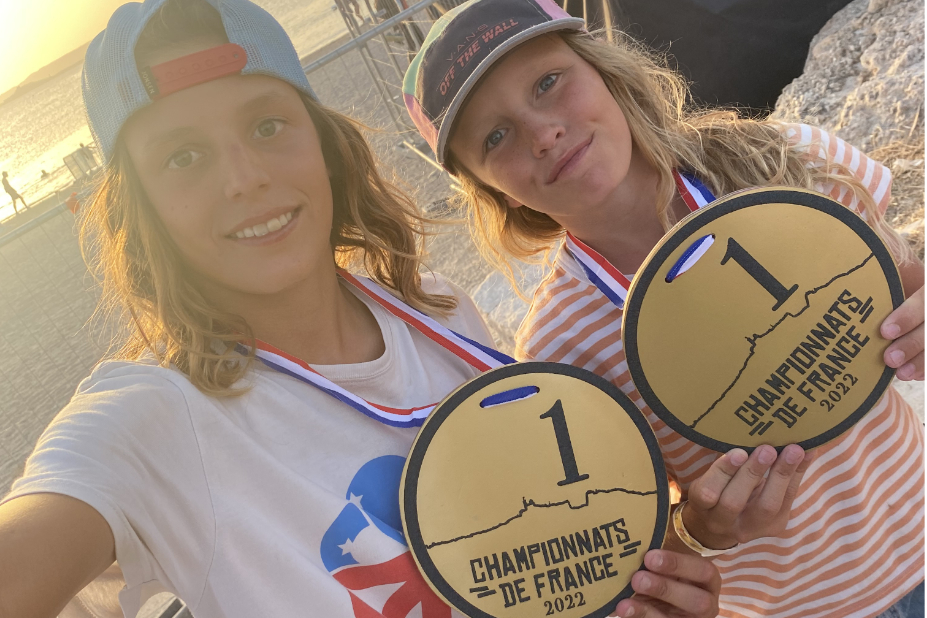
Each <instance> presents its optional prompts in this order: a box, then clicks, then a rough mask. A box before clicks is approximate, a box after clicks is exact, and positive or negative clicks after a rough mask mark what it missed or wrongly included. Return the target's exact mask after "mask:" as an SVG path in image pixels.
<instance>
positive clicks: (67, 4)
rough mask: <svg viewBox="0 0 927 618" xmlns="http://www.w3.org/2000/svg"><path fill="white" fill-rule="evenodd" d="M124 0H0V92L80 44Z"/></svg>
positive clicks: (102, 23)
mask: <svg viewBox="0 0 927 618" xmlns="http://www.w3.org/2000/svg"><path fill="white" fill-rule="evenodd" d="M125 2H126V0H0V24H3V35H2V36H0V58H2V63H0V93H2V92H6V91H7V90H9V89H10V88H13V87H14V86H16V85H17V84H19V83H20V82H21V81H23V80H24V79H26V77H28V76H29V74H30V73H32V72H34V71H36V70H38V69H40V68H42V67H43V66H45V65H46V64H48V63H50V62H52V61H54V60H57V59H58V58H60V57H61V56H63V55H65V54H66V53H68V52H69V51H71V50H73V49H75V48H77V47H80V46H81V45H83V44H84V43H86V42H87V41H89V40H90V39H92V38H93V37H94V36H96V34H97V33H98V32H100V31H101V30H102V29H103V28H104V27H106V22H107V20H108V19H109V16H110V15H111V14H112V12H113V10H115V8H116V7H117V6H119V5H121V4H125Z"/></svg>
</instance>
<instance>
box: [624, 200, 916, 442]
mask: <svg viewBox="0 0 927 618" xmlns="http://www.w3.org/2000/svg"><path fill="white" fill-rule="evenodd" d="M903 299H904V297H903V293H902V288H901V280H900V277H899V275H898V271H897V269H896V267H895V264H894V262H893V261H892V258H891V255H890V254H889V252H888V250H887V249H886V248H885V245H884V244H883V243H882V241H881V240H880V239H879V237H878V236H877V235H876V234H875V232H873V230H872V229H871V228H870V227H869V226H868V225H867V224H866V223H865V221H863V220H862V219H861V218H860V217H859V216H857V215H856V214H855V213H853V212H851V211H850V210H849V209H847V208H846V207H844V206H843V205H841V204H839V203H837V202H835V201H833V200H831V199H829V198H827V197H825V196H823V195H820V194H817V193H813V192H810V191H801V190H794V189H779V188H773V189H756V190H750V191H743V192H739V193H736V194H732V195H730V196H728V197H726V198H722V199H720V200H718V201H717V202H715V203H713V204H712V205H710V206H708V207H706V208H704V209H702V210H700V211H698V212H696V213H693V214H692V215H690V216H689V217H687V218H686V219H684V220H683V221H681V222H680V223H679V224H678V225H677V226H676V228H675V229H674V230H672V231H671V232H670V234H668V235H667V236H666V237H664V239H663V240H662V241H661V242H660V243H659V244H658V245H657V246H656V247H655V248H654V250H653V252H652V253H651V254H650V256H649V257H648V259H647V261H646V262H645V264H644V266H643V268H642V269H641V272H640V273H638V274H637V276H635V278H634V282H633V284H632V286H631V289H630V291H629V294H628V300H627V303H626V305H625V313H624V324H623V332H622V339H623V342H624V346H625V353H626V355H627V360H628V367H629V370H630V372H631V376H632V378H633V380H634V383H635V385H636V386H637V388H638V390H639V391H640V393H641V396H642V397H643V398H644V400H645V401H646V402H647V404H648V405H649V406H650V408H651V409H652V410H653V411H654V412H655V413H656V414H657V415H658V416H659V417H660V418H661V419H663V420H664V421H665V422H666V423H667V424H668V425H669V426H670V427H672V428H673V429H675V430H676V431H677V432H679V433H680V434H681V435H683V436H685V437H686V438H689V439H690V440H692V441H694V442H696V443H698V444H701V445H703V446H706V447H708V448H711V449H715V450H718V451H726V450H728V449H730V448H733V447H735V446H739V447H744V448H747V449H751V448H753V447H756V446H759V445H761V444H771V445H773V446H777V447H781V446H785V445H787V444H792V443H797V444H799V445H801V446H802V447H804V448H812V447H815V446H818V445H820V444H823V443H824V442H826V441H828V440H831V439H833V438H835V437H837V436H838V435H840V434H841V433H842V432H844V431H846V430H847V429H848V428H850V427H851V426H852V425H853V424H854V423H855V422H857V421H858V420H859V419H860V418H861V417H862V416H863V415H864V414H865V413H866V412H867V411H868V410H869V409H871V408H872V406H873V405H875V403H876V402H877V401H878V400H879V398H880V397H881V396H882V394H883V393H884V392H885V389H886V388H887V387H888V385H889V383H890V381H891V379H892V376H893V375H894V371H893V370H892V369H890V368H888V367H886V365H885V363H884V361H883V359H882V354H883V352H884V350H885V348H886V347H887V345H888V342H887V341H885V340H884V339H882V337H881V336H880V335H879V327H880V325H881V323H882V321H883V320H884V319H885V318H886V317H887V316H888V315H889V313H891V312H892V311H893V310H894V309H895V308H896V307H898V305H900V304H901V302H902V300H903Z"/></svg>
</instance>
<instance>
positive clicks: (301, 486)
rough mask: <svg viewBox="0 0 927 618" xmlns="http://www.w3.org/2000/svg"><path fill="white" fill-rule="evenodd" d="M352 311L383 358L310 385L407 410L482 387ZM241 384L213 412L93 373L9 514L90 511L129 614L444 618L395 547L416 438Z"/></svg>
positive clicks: (135, 369)
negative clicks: (164, 606)
mask: <svg viewBox="0 0 927 618" xmlns="http://www.w3.org/2000/svg"><path fill="white" fill-rule="evenodd" d="M424 278H425V279H426V280H427V279H430V277H428V276H426V277H424ZM429 283H430V284H429ZM425 287H426V289H427V290H428V291H430V292H435V293H443V294H453V295H454V296H456V297H457V298H458V301H459V307H458V309H457V310H456V312H455V314H454V315H453V316H452V317H450V318H449V319H447V320H441V322H442V323H444V324H445V325H446V326H448V327H449V328H451V329H453V330H455V331H457V332H458V333H460V334H462V335H464V336H466V337H469V338H471V339H474V340H477V341H480V342H481V343H486V344H489V345H492V339H491V337H490V335H489V333H488V331H487V330H486V327H485V325H484V324H483V321H482V319H481V317H480V315H479V313H478V312H477V310H476V307H475V306H474V305H473V302H472V301H471V300H470V299H469V298H468V297H467V296H466V295H465V294H464V293H463V292H462V291H461V290H459V289H458V288H456V287H454V286H451V285H450V284H449V283H448V282H446V281H445V280H444V279H443V278H437V279H436V280H434V281H430V282H428V281H426V283H425ZM358 297H359V298H360V299H361V300H362V301H364V302H365V304H366V305H367V306H368V307H369V309H370V311H371V312H372V313H373V315H374V316H375V317H376V320H377V323H378V324H379V326H380V330H381V332H382V334H383V340H384V342H385V344H386V352H385V353H384V354H383V356H382V357H380V358H378V359H376V360H374V361H371V362H366V363H358V364H350V365H328V366H314V368H315V369H316V370H318V371H319V372H320V373H321V374H322V375H324V376H326V377H327V378H329V379H330V380H332V381H333V382H335V383H336V384H338V385H340V386H342V387H343V388H346V389H348V390H350V391H352V392H354V393H356V394H357V395H359V396H361V397H364V398H366V399H369V400H370V401H374V402H376V403H380V404H384V405H388V406H392V407H402V408H409V407H413V406H420V405H426V404H430V403H435V402H438V401H441V400H442V399H443V398H444V397H445V396H446V395H447V394H449V393H450V392H451V391H452V390H453V389H455V388H456V387H457V386H459V385H460V384H461V383H463V382H464V381H466V380H469V379H470V378H472V377H474V376H475V375H477V373H478V371H476V370H475V369H473V368H472V367H470V366H469V365H468V364H466V363H465V362H464V361H462V360H460V359H459V358H457V357H456V356H454V355H453V354H451V353H450V352H447V351H446V350H444V349H443V348H441V347H440V346H439V345H437V344H435V343H434V342H432V341H431V340H429V339H427V338H426V337H425V336H424V335H422V334H421V333H419V332H418V331H415V330H414V329H411V328H409V327H408V326H407V325H406V324H405V323H403V322H401V321H400V320H399V319H398V318H395V317H394V316H392V315H391V314H389V313H388V312H387V311H385V310H384V309H383V308H381V307H380V306H379V305H376V304H375V303H373V302H372V301H370V300H369V299H367V298H366V296H365V295H363V294H358ZM245 381H246V382H247V383H248V384H250V386H251V390H250V391H249V392H248V393H246V394H244V395H242V396H239V397H226V398H216V397H210V396H207V395H204V394H203V393H201V392H200V391H199V390H197V389H196V388H195V387H194V386H193V385H192V384H191V383H190V382H189V380H187V378H186V377H185V376H184V375H183V374H181V373H180V372H178V371H175V370H171V369H165V368H161V367H157V366H152V365H146V364H142V363H137V362H105V363H101V364H100V365H99V366H98V367H97V368H96V369H95V370H94V371H93V373H92V374H91V376H90V377H89V378H87V379H86V380H84V381H83V382H82V383H81V384H80V386H79V387H78V390H77V393H76V395H75V396H74V398H73V399H72V400H71V402H70V403H69V404H68V405H67V407H65V408H64V410H62V411H61V413H60V414H59V415H58V416H57V417H56V418H55V420H54V421H53V422H52V423H51V425H49V427H48V428H47V429H46V430H45V433H44V434H43V435H42V437H41V438H40V440H39V442H38V445H37V446H36V449H35V451H34V452H33V454H32V455H31V456H30V458H29V460H28V462H27V464H26V469H25V473H24V476H23V478H21V479H19V480H17V481H16V482H15V483H14V484H13V488H12V491H11V493H10V494H9V495H8V496H7V497H6V498H5V499H4V501H7V500H10V499H12V498H15V497H19V496H22V495H25V494H33V493H44V492H50V493H57V494H65V495H68V496H71V497H73V498H76V499H78V500H81V501H83V502H86V503H87V504H89V505H90V506H92V507H93V508H94V509H96V510H97V511H99V513H100V514H101V515H102V516H103V517H104V518H105V519H106V521H107V522H108V523H109V525H110V527H111V528H112V532H113V536H114V538H115V541H116V557H117V560H118V562H119V564H120V566H121V567H122V570H123V573H124V575H125V580H126V588H125V589H124V590H123V591H122V593H121V594H120V602H121V604H122V607H123V610H124V612H125V614H126V615H127V616H130V617H131V616H135V613H136V612H137V611H138V609H139V607H140V606H141V604H142V603H143V602H144V600H145V599H146V598H148V596H149V595H150V594H153V593H154V592H159V591H161V590H162V589H167V590H169V591H170V592H173V593H174V594H176V595H178V596H179V597H180V598H181V599H183V600H184V601H185V602H186V603H187V604H188V606H189V607H190V609H191V611H192V612H193V614H194V615H195V616H196V617H197V618H211V617H216V618H218V617H226V618H233V617H235V616H241V617H247V618H253V617H255V616H280V617H288V616H310V615H311V616H326V617H341V616H344V617H353V616H367V615H370V610H374V611H376V612H382V611H383V610H384V606H389V607H394V608H395V607H408V609H410V610H413V611H412V613H411V614H409V615H419V616H423V618H437V617H441V618H448V617H450V616H451V615H452V612H451V610H450V609H449V608H448V607H447V606H446V605H444V604H443V602H441V601H440V600H439V599H438V598H437V597H436V596H435V595H434V593H432V592H431V590H430V589H429V588H428V586H427V584H426V583H425V582H424V580H423V579H422V578H421V576H420V575H419V573H418V571H417V569H416V567H415V564H414V562H413V560H412V557H411V554H410V553H409V552H408V550H407V548H406V546H405V541H404V539H403V535H402V524H401V521H400V517H399V479H400V474H401V471H402V466H403V463H404V461H405V457H406V455H407V453H408V451H409V449H410V448H411V445H412V441H413V439H414V438H415V436H416V433H417V431H418V429H417V428H396V427H390V426H388V425H385V424H382V423H380V422H378V421H376V420H373V419H371V418H368V417H367V416H364V415H363V414H361V413H359V412H357V411H355V410H354V409H352V408H350V407H349V406H347V405H345V404H343V403H341V402H339V401H337V400H335V399H334V398H332V397H331V396H329V395H327V394H325V393H323V392H321V391H318V390H317V389H315V388H313V387H311V386H308V385H306V384H303V383H302V382H300V381H298V380H296V379H294V378H291V377H288V376H286V375H283V374H281V373H278V372H276V371H273V370H271V369H268V368H266V367H264V366H262V365H260V364H257V366H256V368H255V370H254V371H251V372H249V375H248V376H246V378H245ZM417 605H418V606H420V610H419V609H414V608H415V607H416V606H417ZM400 615H405V614H402V612H400ZM453 615H457V614H456V613H454V614H453Z"/></svg>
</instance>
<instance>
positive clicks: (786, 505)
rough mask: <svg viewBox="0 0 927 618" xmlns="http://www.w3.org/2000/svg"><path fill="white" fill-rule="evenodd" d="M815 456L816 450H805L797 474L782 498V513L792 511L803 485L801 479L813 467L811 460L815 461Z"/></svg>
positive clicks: (786, 513)
mask: <svg viewBox="0 0 927 618" xmlns="http://www.w3.org/2000/svg"><path fill="white" fill-rule="evenodd" d="M815 457H816V454H815V453H814V451H807V452H805V457H804V459H802V460H801V463H800V464H799V465H798V468H797V469H796V470H795V474H793V475H792V480H791V481H790V482H789V486H788V488H787V489H786V491H785V496H784V497H783V498H782V508H781V509H780V510H779V514H780V515H788V514H789V512H791V510H792V503H793V502H795V497H796V496H798V489H799V487H801V481H802V479H803V478H804V477H805V472H807V471H808V468H810V467H811V462H812V461H814V458H815Z"/></svg>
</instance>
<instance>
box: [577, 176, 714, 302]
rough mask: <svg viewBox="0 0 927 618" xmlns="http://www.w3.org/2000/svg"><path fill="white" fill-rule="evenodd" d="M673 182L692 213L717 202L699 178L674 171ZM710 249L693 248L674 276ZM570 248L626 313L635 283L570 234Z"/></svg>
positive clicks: (698, 245) (701, 245)
mask: <svg viewBox="0 0 927 618" xmlns="http://www.w3.org/2000/svg"><path fill="white" fill-rule="evenodd" d="M673 178H674V180H675V181H676V188H677V189H678V191H679V195H680V196H682V199H683V201H684V202H685V203H686V206H688V207H689V210H690V211H692V212H695V211H696V210H698V209H699V208H702V207H703V206H707V205H708V204H710V203H711V202H713V201H714V199H715V196H714V195H712V193H711V191H709V190H708V187H706V186H705V185H704V184H702V183H701V182H700V181H699V180H698V179H697V178H696V177H695V176H692V175H690V174H686V173H684V172H678V171H677V170H673ZM701 240H704V239H701ZM708 246H710V240H705V242H697V243H696V244H695V245H693V246H692V249H691V251H692V252H691V254H689V255H686V256H684V257H685V258H686V259H685V260H680V261H679V262H678V263H677V266H678V269H677V271H676V272H675V273H674V275H675V276H678V275H680V274H682V273H683V272H685V270H686V269H687V267H688V266H689V265H691V264H693V263H695V261H696V260H697V259H698V258H699V257H701V255H702V254H704V253H705V251H707V250H708ZM566 247H567V251H569V252H570V255H572V256H573V259H575V260H576V261H577V262H578V263H579V265H580V266H581V267H582V269H583V271H584V272H585V273H586V276H587V277H589V281H591V282H592V284H593V285H595V286H596V287H597V288H599V291H601V292H602V293H603V294H605V296H606V297H608V299H609V300H610V301H612V303H614V304H615V306H617V307H618V308H619V309H624V303H625V300H627V297H628V289H629V288H630V287H631V280H630V279H629V278H628V277H626V276H624V274H623V273H622V272H621V271H619V270H618V269H617V268H615V267H614V266H612V265H611V263H610V262H609V261H608V260H606V259H605V258H604V257H602V255H601V254H600V253H599V252H598V251H596V250H595V249H593V248H592V247H590V246H589V245H587V244H586V243H584V242H583V241H581V240H580V239H578V238H576V237H575V236H573V235H572V234H571V233H569V232H567V236H566Z"/></svg>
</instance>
